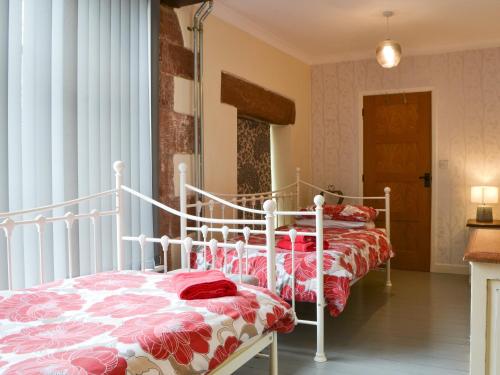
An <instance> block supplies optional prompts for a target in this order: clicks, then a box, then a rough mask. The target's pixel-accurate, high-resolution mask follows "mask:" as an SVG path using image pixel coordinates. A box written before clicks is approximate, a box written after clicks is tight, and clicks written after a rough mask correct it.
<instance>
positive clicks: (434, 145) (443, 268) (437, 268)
mask: <svg viewBox="0 0 500 375" xmlns="http://www.w3.org/2000/svg"><path fill="white" fill-rule="evenodd" d="M423 91H426V92H430V93H431V107H432V108H431V138H432V139H431V166H432V182H431V189H432V191H431V236H430V237H431V243H430V251H431V254H430V256H431V264H430V272H438V273H439V272H444V273H459V274H466V273H469V268H468V267H465V268H463V267H461V266H458V267H455V266H452V265H447V264H438V263H437V262H436V255H437V233H438V228H437V197H438V196H437V181H438V174H439V169H438V157H437V155H438V142H437V123H438V121H437V120H438V119H437V97H436V89H435V88H434V87H432V86H424V87H410V88H400V89H386V90H383V89H382V90H368V91H360V92H359V96H358V106H359V107H358V134H359V137H358V142H359V143H358V192H359V195H360V196H363V180H362V178H363V177H362V175H363V145H364V143H363V142H364V137H363V114H362V109H363V98H364V97H365V96H371V95H385V94H404V93H407V94H409V93H414V92H423Z"/></svg>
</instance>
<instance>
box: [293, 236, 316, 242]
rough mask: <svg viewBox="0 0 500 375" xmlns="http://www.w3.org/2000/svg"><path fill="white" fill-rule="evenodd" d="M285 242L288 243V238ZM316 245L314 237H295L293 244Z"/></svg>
mask: <svg viewBox="0 0 500 375" xmlns="http://www.w3.org/2000/svg"><path fill="white" fill-rule="evenodd" d="M285 241H290V239H289V237H288V238H286V239H285ZM310 242H313V243H316V237H314V236H297V237H295V243H310Z"/></svg>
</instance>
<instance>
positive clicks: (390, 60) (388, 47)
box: [375, 39, 402, 68]
mask: <svg viewBox="0 0 500 375" xmlns="http://www.w3.org/2000/svg"><path fill="white" fill-rule="evenodd" d="M401 53H402V50H401V45H400V44H399V43H398V42H396V41H394V40H391V39H386V40H384V41H383V42H380V43H379V45H378V46H377V50H376V51H375V54H376V56H377V62H378V63H379V64H380V65H381V66H382V67H384V68H394V67H395V66H397V65H398V64H399V61H401Z"/></svg>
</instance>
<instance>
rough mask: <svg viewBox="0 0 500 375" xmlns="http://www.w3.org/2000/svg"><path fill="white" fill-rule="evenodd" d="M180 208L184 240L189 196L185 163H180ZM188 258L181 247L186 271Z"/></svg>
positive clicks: (182, 265) (182, 261) (182, 264)
mask: <svg viewBox="0 0 500 375" xmlns="http://www.w3.org/2000/svg"><path fill="white" fill-rule="evenodd" d="M178 168H179V208H180V210H181V213H182V215H181V216H180V221H181V223H180V224H181V233H180V235H181V240H184V239H185V238H186V237H187V219H186V215H187V196H186V172H187V165H186V164H184V163H180V164H179V166H178ZM188 256H189V254H187V252H186V251H183V247H182V246H181V267H182V268H183V269H184V268H186V267H187V265H188Z"/></svg>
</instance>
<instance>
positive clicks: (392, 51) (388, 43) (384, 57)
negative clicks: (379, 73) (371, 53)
mask: <svg viewBox="0 0 500 375" xmlns="http://www.w3.org/2000/svg"><path fill="white" fill-rule="evenodd" d="M382 15H383V16H384V17H385V23H386V35H387V38H386V39H385V40H384V41H382V42H380V43H379V44H378V46H377V50H376V51H375V53H376V56H377V62H378V63H379V64H380V65H381V66H382V67H383V68H388V69H389V68H394V67H395V66H397V65H398V64H399V61H400V60H401V52H402V51H401V45H400V44H399V43H398V42H396V41H394V40H392V39H390V38H389V18H390V17H392V16H393V15H394V12H392V11H390V10H386V11H385V12H384V13H382Z"/></svg>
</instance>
